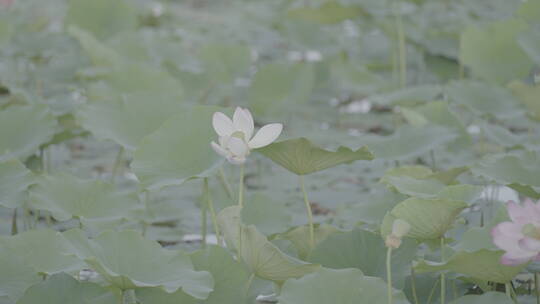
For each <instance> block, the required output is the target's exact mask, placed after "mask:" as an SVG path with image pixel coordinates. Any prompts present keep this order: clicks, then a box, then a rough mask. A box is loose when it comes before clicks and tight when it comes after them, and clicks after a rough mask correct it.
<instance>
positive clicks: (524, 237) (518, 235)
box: [491, 200, 540, 265]
mask: <svg viewBox="0 0 540 304" xmlns="http://www.w3.org/2000/svg"><path fill="white" fill-rule="evenodd" d="M507 210H508V215H509V216H510V219H511V220H512V221H511V222H503V223H500V224H498V225H497V226H495V227H494V228H493V229H492V230H491V236H492V237H493V243H494V244H495V245H496V246H497V247H499V248H501V249H502V250H504V251H506V252H505V254H504V255H503V256H502V257H501V263H502V264H504V265H519V264H523V263H526V262H529V261H531V260H535V261H540V201H538V202H537V203H536V204H535V203H533V202H532V201H531V200H526V201H525V202H524V203H523V205H519V204H517V203H515V202H513V201H509V202H508V204H507Z"/></svg>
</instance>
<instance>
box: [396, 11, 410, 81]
mask: <svg viewBox="0 0 540 304" xmlns="http://www.w3.org/2000/svg"><path fill="white" fill-rule="evenodd" d="M398 4H399V1H396V2H395V3H394V14H395V22H396V29H397V39H398V55H399V85H400V87H401V88H404V87H406V86H407V46H406V41H405V33H404V31H403V20H402V18H401V11H400V8H399V6H398Z"/></svg>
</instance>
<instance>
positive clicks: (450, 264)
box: [414, 249, 527, 284]
mask: <svg viewBox="0 0 540 304" xmlns="http://www.w3.org/2000/svg"><path fill="white" fill-rule="evenodd" d="M503 253H504V252H502V251H491V250H487V249H481V250H478V251H475V252H466V251H459V252H457V253H455V254H454V255H453V256H451V257H450V259H448V261H447V262H446V263H437V262H430V261H425V260H424V261H420V262H419V263H418V264H417V265H416V266H415V268H414V269H415V270H416V271H417V272H418V273H423V272H433V271H453V272H457V273H460V274H463V275H465V276H468V277H471V278H473V279H480V280H485V281H490V282H496V283H502V284H504V283H508V282H510V280H512V279H513V278H514V277H515V276H516V275H517V274H518V273H519V272H520V271H521V270H523V268H525V266H527V264H523V265H520V266H506V265H503V264H501V256H502V255H503Z"/></svg>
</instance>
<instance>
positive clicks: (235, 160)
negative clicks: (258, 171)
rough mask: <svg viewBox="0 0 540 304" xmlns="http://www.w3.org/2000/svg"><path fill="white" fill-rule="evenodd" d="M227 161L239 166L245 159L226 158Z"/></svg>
mask: <svg viewBox="0 0 540 304" xmlns="http://www.w3.org/2000/svg"><path fill="white" fill-rule="evenodd" d="M227 161H228V162H229V163H231V164H233V165H241V164H243V163H245V162H246V158H245V157H236V156H231V157H227Z"/></svg>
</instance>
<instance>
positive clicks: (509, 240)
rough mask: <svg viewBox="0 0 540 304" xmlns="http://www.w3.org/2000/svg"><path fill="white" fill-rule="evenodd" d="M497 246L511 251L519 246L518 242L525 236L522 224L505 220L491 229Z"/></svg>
mask: <svg viewBox="0 0 540 304" xmlns="http://www.w3.org/2000/svg"><path fill="white" fill-rule="evenodd" d="M491 236H492V237H493V243H494V244H495V246H497V247H499V248H500V249H503V250H505V251H511V250H514V249H515V248H517V247H518V242H519V240H520V239H522V238H523V234H522V233H521V226H520V225H518V224H514V223H511V222H503V223H500V224H498V225H497V226H495V227H494V228H493V229H492V230H491Z"/></svg>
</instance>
